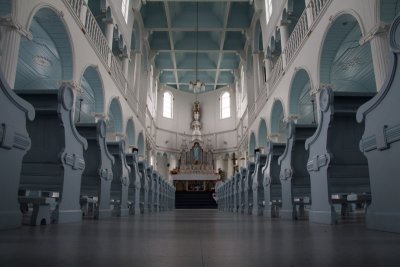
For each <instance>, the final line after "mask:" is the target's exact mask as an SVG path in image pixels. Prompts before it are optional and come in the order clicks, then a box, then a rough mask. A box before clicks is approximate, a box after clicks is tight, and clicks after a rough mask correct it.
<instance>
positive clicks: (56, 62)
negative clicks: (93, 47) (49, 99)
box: [15, 8, 72, 89]
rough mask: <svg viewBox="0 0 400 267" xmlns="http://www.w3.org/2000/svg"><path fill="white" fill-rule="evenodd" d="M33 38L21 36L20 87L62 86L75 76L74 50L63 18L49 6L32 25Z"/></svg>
mask: <svg viewBox="0 0 400 267" xmlns="http://www.w3.org/2000/svg"><path fill="white" fill-rule="evenodd" d="M29 30H30V32H31V33H32V36H33V39H32V40H31V41H30V40H27V39H25V38H22V39H21V46H20V51H19V57H18V65H17V75H16V79H15V88H16V89H58V88H59V81H60V80H70V79H71V78H72V50H71V46H70V44H69V38H68V34H67V32H66V30H65V28H64V24H63V23H62V21H61V20H60V17H59V16H58V15H57V14H55V13H54V11H52V10H51V9H49V8H43V9H41V10H39V11H38V12H37V13H36V14H35V16H34V18H33V20H32V22H31V26H30V28H29Z"/></svg>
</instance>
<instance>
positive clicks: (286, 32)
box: [279, 21, 289, 68]
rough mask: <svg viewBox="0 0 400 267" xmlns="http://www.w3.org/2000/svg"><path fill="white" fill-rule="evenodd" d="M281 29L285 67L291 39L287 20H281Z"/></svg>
mask: <svg viewBox="0 0 400 267" xmlns="http://www.w3.org/2000/svg"><path fill="white" fill-rule="evenodd" d="M279 30H280V32H281V50H282V64H283V68H285V67H286V51H285V48H286V44H287V41H288V40H289V27H288V23H287V21H281V23H280V25H279Z"/></svg>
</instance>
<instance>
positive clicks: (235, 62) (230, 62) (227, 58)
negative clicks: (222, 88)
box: [220, 53, 240, 69]
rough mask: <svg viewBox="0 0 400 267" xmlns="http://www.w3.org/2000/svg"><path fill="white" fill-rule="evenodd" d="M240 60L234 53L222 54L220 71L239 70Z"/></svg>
mask: <svg viewBox="0 0 400 267" xmlns="http://www.w3.org/2000/svg"><path fill="white" fill-rule="evenodd" d="M239 63H240V58H239V55H237V54H236V53H224V54H223V56H222V61H221V66H220V68H221V69H237V68H239Z"/></svg>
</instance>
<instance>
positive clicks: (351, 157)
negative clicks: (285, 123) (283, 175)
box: [305, 88, 373, 224]
mask: <svg viewBox="0 0 400 267" xmlns="http://www.w3.org/2000/svg"><path fill="white" fill-rule="evenodd" d="M372 96H373V94H371V93H349V92H333V90H332V89H331V88H324V89H322V90H321V92H320V97H319V98H320V107H319V111H320V116H319V123H318V128H317V131H316V132H315V133H314V135H313V136H311V137H310V138H308V139H307V140H306V143H305V146H306V149H307V150H308V151H309V158H308V163H307V170H308V172H309V173H310V181H311V209H310V213H309V219H310V221H311V222H318V223H326V224H333V223H336V222H337V219H338V216H337V213H336V211H335V207H334V204H335V203H334V202H335V200H334V199H335V196H347V195H349V194H351V193H355V194H357V195H359V196H360V199H361V197H362V196H363V195H364V196H365V195H369V194H370V192H371V189H370V183H369V175H368V164H367V159H366V158H365V157H364V155H363V154H362V153H360V151H359V148H358V146H357V144H358V142H359V140H360V139H361V134H362V130H363V128H364V125H362V124H357V122H356V121H355V115H356V110H357V109H358V108H359V107H360V106H361V105H362V104H363V103H365V102H367V101H368V100H370V99H371V98H372ZM363 198H364V197H363ZM339 204H344V205H342V209H343V208H345V207H346V206H348V205H347V203H346V198H345V197H343V198H342V199H341V200H340V202H339ZM363 204H364V205H366V204H367V203H365V201H364V203H363Z"/></svg>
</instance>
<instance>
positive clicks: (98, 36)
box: [69, 0, 111, 62]
mask: <svg viewBox="0 0 400 267" xmlns="http://www.w3.org/2000/svg"><path fill="white" fill-rule="evenodd" d="M69 1H73V0H69ZM85 29H86V34H87V35H88V36H89V37H90V39H92V42H93V44H94V45H95V47H96V48H97V50H98V52H99V53H100V55H101V57H102V58H103V60H104V61H105V62H107V58H108V55H109V53H111V51H110V47H109V46H108V42H107V39H106V37H105V36H104V34H103V32H102V31H101V28H100V26H99V25H98V24H97V21H96V18H95V17H94V15H93V13H92V12H91V11H90V9H89V8H88V9H87V11H86V22H85Z"/></svg>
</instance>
